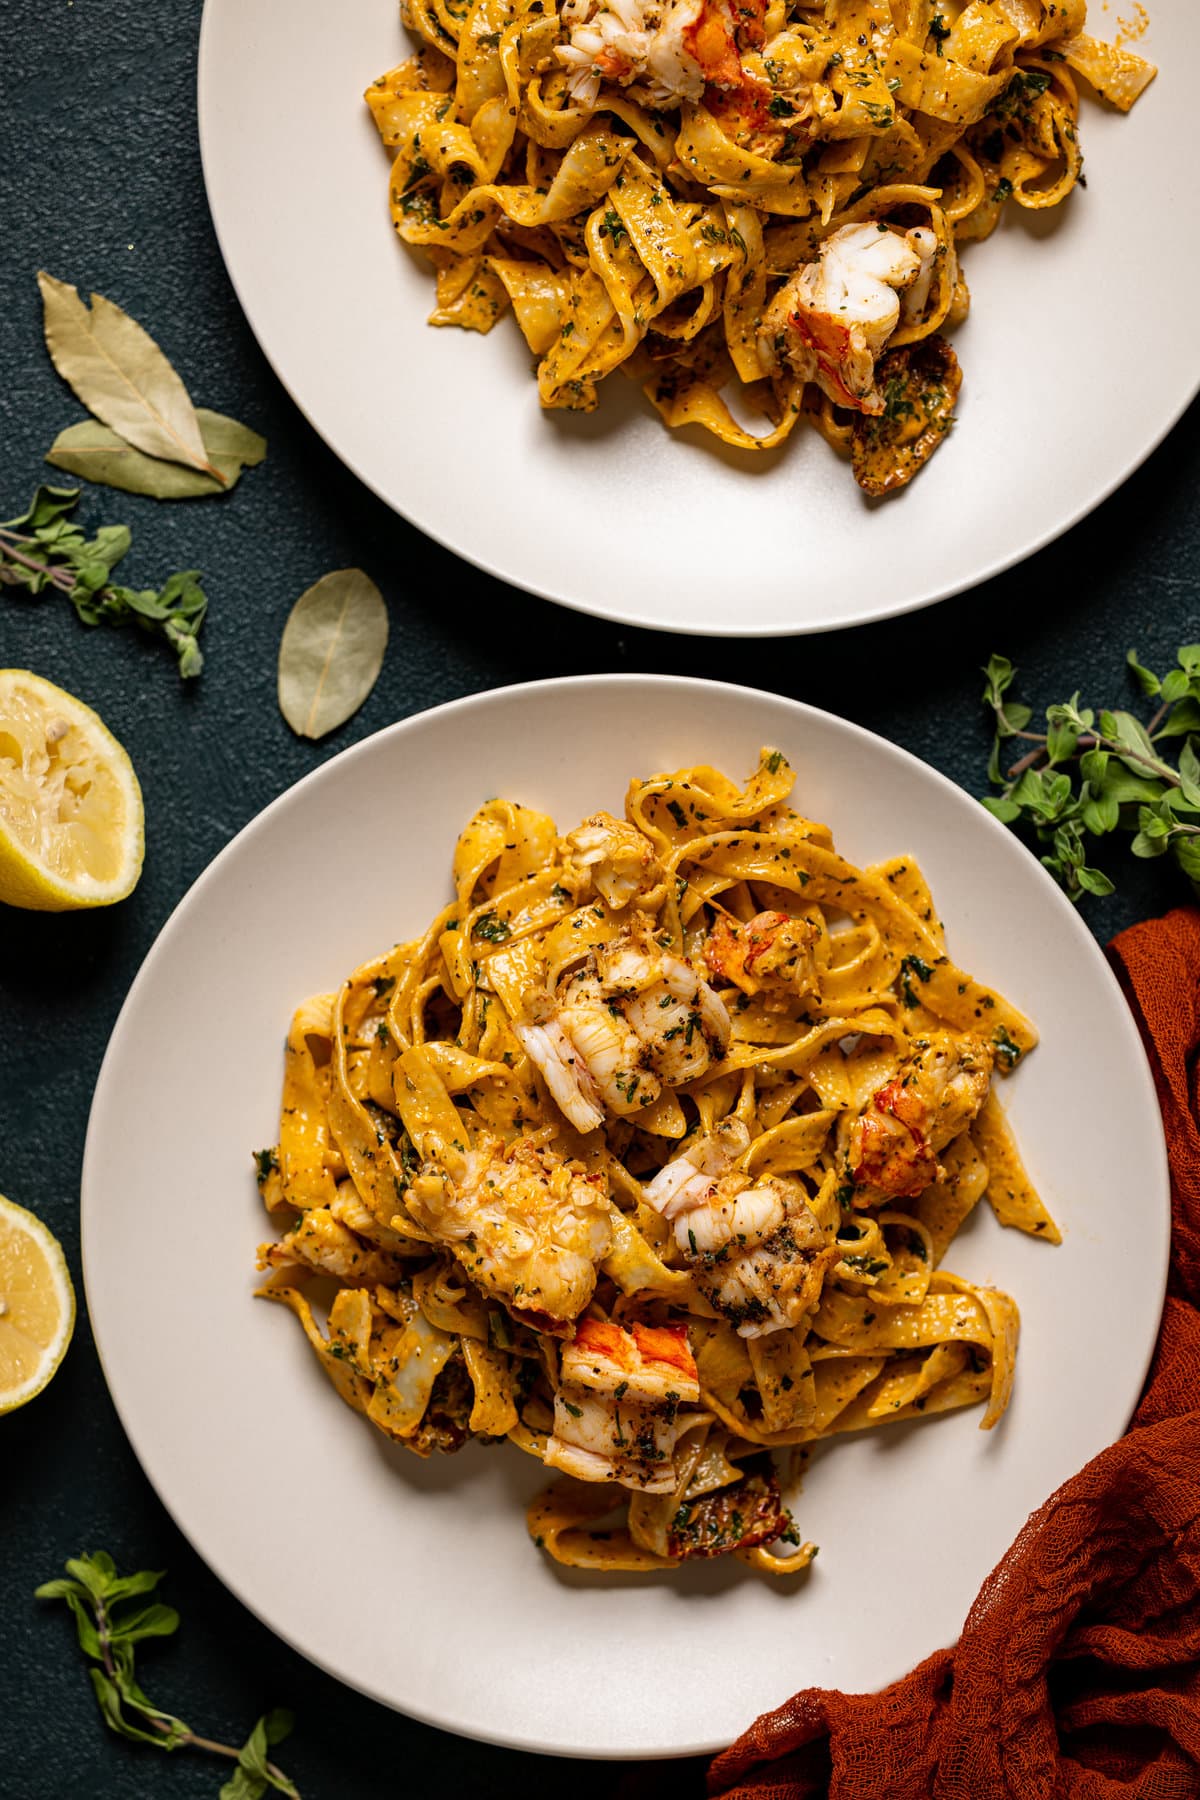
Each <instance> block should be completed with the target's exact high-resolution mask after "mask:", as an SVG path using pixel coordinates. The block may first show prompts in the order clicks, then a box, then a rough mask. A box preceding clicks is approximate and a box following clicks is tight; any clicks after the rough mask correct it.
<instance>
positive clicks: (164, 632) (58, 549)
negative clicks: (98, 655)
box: [0, 487, 208, 676]
mask: <svg viewBox="0 0 1200 1800" xmlns="http://www.w3.org/2000/svg"><path fill="white" fill-rule="evenodd" d="M78 500H79V489H78V488H55V487H40V488H39V489H38V490H37V493H36V494H35V495H34V497H33V502H32V504H31V505H30V507H29V508H28V510H27V511H26V512H23V513H22V514H21V515H20V517H19V518H16V519H8V520H6V521H5V523H3V524H0V586H4V587H12V588H23V589H24V590H25V592H26V593H28V594H41V593H44V592H45V590H46V589H47V588H53V589H54V590H55V592H56V593H60V594H62V595H64V597H65V598H66V599H68V600H69V601H70V602H71V604H72V606H73V607H74V608H75V611H76V612H77V613H78V615H79V617H80V618H81V619H82V620H83V623H84V624H85V625H124V624H127V623H129V622H133V623H135V624H137V625H140V626H141V628H142V629H143V631H149V632H152V633H154V634H155V635H156V636H158V637H161V638H164V639H165V640H166V642H167V643H168V644H169V645H170V646H171V648H172V650H173V651H174V652H175V656H176V658H177V659H178V663H179V673H180V674H181V675H183V676H190V675H198V674H199V673H200V670H201V669H202V668H203V666H204V658H203V656H202V655H201V653H200V645H199V644H198V642H197V636H198V634H199V631H200V627H201V625H202V624H203V622H204V615H205V613H206V612H207V610H208V601H207V599H206V597H205V594H204V590H203V589H202V588H201V586H200V576H199V571H198V570H196V569H187V570H184V571H182V572H181V573H180V574H178V575H172V576H170V577H169V578H168V580H167V581H166V582H164V584H163V586H162V587H161V588H159V589H158V590H157V591H156V590H155V589H153V588H146V589H142V590H138V589H134V588H127V587H120V586H119V585H118V584H117V583H116V582H114V581H113V579H112V572H113V570H114V568H115V567H116V565H117V564H118V563H119V562H120V560H121V558H122V557H123V556H124V555H125V553H126V551H127V550H128V549H129V545H130V542H131V538H130V533H129V529H128V527H127V526H125V525H102V526H101V527H100V529H99V531H97V533H96V535H95V537H92V538H89V537H86V536H85V535H84V533H83V532H82V531H81V530H80V528H79V526H78V525H77V524H76V523H75V522H74V520H73V519H72V518H71V517H70V514H71V513H72V512H73V511H74V509H75V506H76V504H77V502H78Z"/></svg>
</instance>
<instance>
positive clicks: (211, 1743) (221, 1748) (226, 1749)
mask: <svg viewBox="0 0 1200 1800" xmlns="http://www.w3.org/2000/svg"><path fill="white" fill-rule="evenodd" d="M185 1746H186V1747H187V1748H189V1749H192V1750H210V1751H211V1752H212V1754H213V1755H214V1756H227V1757H229V1758H230V1759H231V1761H233V1762H237V1760H238V1758H239V1756H240V1755H241V1751H240V1750H238V1749H237V1748H236V1747H235V1746H234V1745H233V1744H218V1742H217V1740H216V1738H206V1737H200V1736H199V1735H198V1734H197V1733H196V1732H194V1731H189V1732H186V1733H185V1735H184V1736H183V1737H181V1738H180V1739H179V1747H180V1748H181V1749H182V1748H184V1747H185ZM264 1766H265V1767H266V1768H268V1769H269V1770H270V1771H271V1774H272V1775H274V1776H275V1777H276V1779H277V1780H280V1781H286V1779H287V1777H286V1776H285V1775H284V1773H283V1770H282V1769H281V1768H279V1767H278V1766H277V1765H276V1764H275V1763H273V1762H268V1763H266V1764H265V1765H264ZM299 1791H300V1790H299V1788H297V1789H296V1792H297V1794H298V1793H299Z"/></svg>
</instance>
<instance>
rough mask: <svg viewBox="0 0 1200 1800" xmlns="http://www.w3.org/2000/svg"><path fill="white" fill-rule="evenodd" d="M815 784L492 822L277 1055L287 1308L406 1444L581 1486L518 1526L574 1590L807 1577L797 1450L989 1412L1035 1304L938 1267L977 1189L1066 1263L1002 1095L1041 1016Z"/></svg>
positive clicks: (663, 781)
mask: <svg viewBox="0 0 1200 1800" xmlns="http://www.w3.org/2000/svg"><path fill="white" fill-rule="evenodd" d="M792 783H793V776H792V771H791V770H790V768H789V766H788V764H787V762H786V760H785V759H784V757H783V755H782V753H781V752H779V751H777V750H764V751H763V752H762V755H761V760H760V762H759V765H758V767H757V769H756V770H755V772H754V774H753V775H752V776H751V778H750V779H749V781H748V782H747V783H746V785H745V787H744V788H738V787H737V786H736V785H735V784H734V783H733V782H731V781H730V780H728V779H727V778H726V777H725V776H724V775H722V774H720V773H719V772H718V771H717V770H715V769H711V768H707V767H695V768H688V769H683V770H679V771H677V772H675V773H672V774H664V775H657V776H653V777H651V778H650V779H649V780H635V781H633V782H632V784H631V786H630V788H629V792H628V798H627V804H626V816H625V818H624V819H616V818H614V817H612V816H610V815H609V814H607V813H597V814H594V815H592V816H591V817H590V818H588V819H585V820H584V821H583V823H582V824H581V825H579V826H578V827H576V829H575V830H573V831H571V832H570V833H569V834H568V835H567V836H566V837H560V836H559V833H558V831H557V828H556V827H555V825H554V822H553V821H552V820H551V819H549V818H547V817H546V816H545V815H544V814H542V813H539V812H536V811H533V810H532V809H530V808H528V807H525V806H521V805H519V804H517V803H515V802H513V801H509V800H492V801H489V802H488V803H487V804H486V805H485V806H483V807H481V808H480V810H479V811H478V812H477V813H476V814H475V816H474V818H472V819H471V820H470V821H469V823H468V824H467V826H466V828H465V830H464V831H463V833H462V835H461V836H460V838H459V839H458V844H457V848H456V850H455V854H454V864H453V887H454V898H453V900H451V901H450V902H449V903H448V904H447V905H446V906H445V907H444V908H443V909H442V910H441V911H440V912H439V913H438V914H437V916H436V917H435V918H434V919H433V920H432V921H431V923H430V925H429V926H428V928H427V929H426V930H425V931H424V933H423V934H422V935H421V936H419V937H417V938H415V939H413V940H412V941H410V942H406V943H402V944H398V945H396V946H395V947H394V948H393V949H391V950H389V951H387V952H386V953H385V954H384V955H382V956H380V957H378V958H377V959H376V960H375V961H373V962H370V963H367V964H365V965H364V966H363V967H362V968H359V969H356V970H355V971H354V973H353V974H352V975H351V976H350V977H349V979H348V980H347V981H346V983H345V984H344V986H343V987H342V988H341V990H340V991H339V992H338V993H336V994H325V995H319V996H317V997H315V998H314V999H311V1000H308V1001H306V1002H305V1003H304V1004H303V1005H302V1006H301V1007H300V1008H299V1010H298V1011H297V1013H296V1015H295V1018H294V1020H293V1022H292V1027H291V1030H290V1032H289V1035H288V1039H287V1051H286V1063H285V1073H284V1084H283V1103H282V1111H281V1118H280V1128H279V1141H278V1144H277V1145H276V1146H274V1147H273V1148H271V1149H269V1150H265V1151H260V1152H259V1153H258V1159H257V1160H258V1177H259V1184H260V1187H261V1189H262V1193H263V1198H264V1201H265V1203H266V1205H267V1208H268V1210H269V1211H270V1212H271V1214H272V1215H273V1217H274V1218H275V1221H276V1229H277V1236H276V1237H275V1239H274V1240H273V1241H272V1242H270V1243H269V1244H266V1245H264V1247H263V1250H262V1253H261V1266H262V1267H263V1268H265V1269H267V1270H268V1271H269V1274H268V1278H267V1280H266V1282H265V1284H264V1286H263V1287H262V1288H261V1289H260V1292H261V1293H262V1294H263V1295H265V1296H266V1297H267V1298H268V1299H272V1300H275V1301H277V1302H280V1303H282V1304H283V1305H286V1306H287V1307H289V1308H290V1309H291V1310H292V1311H293V1312H294V1313H295V1314H296V1315H297V1317H298V1319H299V1320H300V1323H301V1325H302V1327H303V1329H304V1332H305V1334H306V1336H307V1338H308V1340H309V1342H310V1344H311V1345H312V1347H313V1349H314V1350H315V1352H316V1354H317V1356H318V1357H319V1359H320V1361H321V1364H322V1366H323V1367H324V1369H325V1371H326V1373H327V1374H328V1375H329V1377H330V1379H331V1380H332V1381H333V1383H334V1385H335V1386H336V1388H337V1391H338V1393H339V1394H340V1395H341V1397H342V1399H343V1400H345V1401H346V1403H347V1404H348V1405H349V1406H351V1407H353V1408H355V1409H356V1410H357V1411H359V1412H361V1413H364V1414H365V1415H366V1417H367V1419H368V1420H369V1421H370V1422H371V1424H373V1425H374V1426H376V1427H377V1428H378V1429H379V1430H380V1431H382V1432H384V1433H385V1434H386V1435H387V1436H388V1437H389V1438H392V1439H394V1440H395V1441H396V1442H397V1443H399V1444H401V1445H403V1446H405V1447H406V1448H407V1449H409V1450H412V1451H414V1452H415V1453H416V1454H418V1455H420V1456H428V1455H430V1454H431V1453H432V1452H434V1451H444V1452H445V1451H454V1450H457V1449H458V1448H459V1447H460V1446H461V1445H463V1444H464V1443H465V1442H466V1441H467V1440H468V1439H469V1438H475V1439H478V1440H480V1441H482V1442H485V1443H489V1442H495V1441H497V1440H499V1439H503V1438H507V1439H509V1440H510V1441H511V1442H512V1443H514V1444H516V1445H517V1446H518V1448H520V1449H521V1450H524V1451H525V1452H526V1453H527V1454H529V1455H531V1456H534V1457H537V1458H538V1459H539V1460H540V1461H542V1462H543V1463H544V1464H545V1465H546V1466H547V1467H548V1468H550V1469H551V1470H554V1471H556V1472H557V1478H556V1479H555V1480H554V1482H553V1483H552V1485H551V1486H550V1487H549V1489H548V1490H547V1491H546V1492H545V1493H543V1494H542V1495H541V1496H540V1497H539V1498H538V1500H537V1501H536V1502H535V1504H534V1505H533V1507H532V1509H531V1511H530V1515H529V1521H528V1523H529V1529H530V1532H531V1534H532V1535H533V1536H534V1538H535V1540H536V1542H537V1543H538V1544H540V1545H542V1546H544V1547H545V1549H546V1550H547V1551H548V1552H549V1554H550V1555H551V1556H553V1557H555V1558H557V1559H558V1560H559V1561H561V1562H566V1563H571V1564H574V1565H575V1566H577V1567H582V1568H600V1569H628V1570H648V1569H657V1568H673V1567H676V1566H677V1565H678V1564H679V1563H681V1562H683V1561H685V1560H687V1559H689V1558H691V1557H695V1556H713V1555H719V1554H724V1553H733V1554H736V1555H738V1556H740V1557H742V1558H743V1560H745V1561H748V1562H749V1563H751V1565H752V1566H754V1567H755V1568H757V1569H759V1570H763V1571H766V1572H770V1573H781V1572H788V1571H793V1570H795V1569H797V1568H800V1567H803V1566H804V1565H805V1564H806V1563H807V1561H808V1560H809V1559H810V1558H811V1556H812V1554H813V1546H812V1545H811V1544H808V1543H805V1542H802V1541H801V1539H800V1537H799V1535H798V1533H797V1532H796V1530H795V1527H794V1525H793V1523H792V1520H791V1517H790V1514H789V1512H788V1510H787V1508H786V1506H785V1504H784V1501H783V1498H782V1492H781V1484H780V1474H779V1471H778V1469H777V1467H776V1463H775V1460H774V1457H775V1454H776V1453H791V1452H794V1451H797V1450H800V1449H802V1447H803V1446H806V1445H811V1444H814V1443H816V1442H817V1441H819V1440H821V1439H823V1438H828V1437H830V1436H833V1435H835V1434H837V1433H840V1432H846V1431H860V1430H866V1429H873V1428H875V1427H876V1426H879V1425H882V1424H885V1423H887V1422H889V1421H892V1420H897V1419H910V1418H916V1417H918V1416H921V1415H928V1414H932V1413H938V1412H943V1411H946V1410H948V1409H951V1408H955V1407H962V1406H968V1405H972V1404H974V1403H976V1402H982V1403H983V1406H984V1412H983V1416H982V1421H981V1423H982V1425H983V1427H984V1428H985V1429H987V1428H990V1427H991V1426H993V1425H995V1424H996V1422H997V1421H998V1420H999V1418H1000V1417H1001V1415H1002V1414H1003V1412H1004V1409H1005V1406H1006V1405H1007V1402H1008V1397H1009V1392H1010V1389H1011V1384H1012V1378H1013V1363H1014V1357H1015V1353H1016V1343H1017V1329H1018V1318H1017V1308H1016V1305H1015V1303H1014V1302H1013V1301H1012V1300H1011V1299H1010V1298H1009V1297H1008V1296H1007V1295H1005V1294H1002V1293H1000V1292H998V1291H997V1290H995V1289H993V1288H989V1287H982V1286H978V1285H975V1284H973V1283H971V1282H968V1281H965V1280H963V1279H961V1278H960V1277H958V1276H956V1275H954V1274H952V1273H950V1272H949V1271H948V1270H947V1269H946V1268H945V1267H944V1266H943V1257H944V1256H945V1254H946V1252H947V1250H948V1249H949V1246H950V1244H951V1241H952V1239H953V1237H954V1235H955V1233H956V1232H957V1231H958V1229H959V1228H960V1226H961V1225H962V1223H963V1221H964V1220H965V1219H966V1218H967V1216H968V1215H969V1213H970V1212H971V1209H972V1208H973V1207H974V1206H975V1205H976V1204H977V1203H978V1202H979V1201H980V1200H981V1199H982V1198H983V1197H984V1196H985V1195H986V1196H987V1198H988V1200H989V1201H990V1203H991V1205H992V1207H993V1209H994V1211H995V1213H996V1216H997V1218H998V1219H999V1220H1000V1222H1001V1223H1002V1224H1005V1225H1013V1226H1016V1227H1018V1228H1019V1229H1021V1230H1023V1231H1027V1232H1029V1233H1031V1234H1034V1235H1040V1236H1042V1237H1044V1238H1048V1239H1049V1240H1050V1241H1051V1242H1057V1241H1058V1233H1057V1230H1056V1228H1055V1225H1054V1222H1053V1220H1052V1219H1051V1217H1050V1215H1049V1213H1048V1212H1047V1211H1046V1208H1045V1206H1044V1205H1043V1203H1042V1201H1041V1200H1040V1198H1039V1197H1038V1195H1037V1193H1036V1192H1035V1190H1034V1188H1033V1186H1032V1185H1031V1183H1030V1181H1029V1178H1028V1176H1027V1175H1026V1173H1025V1171H1024V1169H1023V1168H1022V1165H1021V1161H1020V1157H1019V1155H1018V1153H1017V1150H1016V1147H1015V1145H1014V1144H1013V1141H1012V1138H1011V1136H1010V1134H1009V1131H1008V1128H1007V1126H1006V1124H1005V1121H1004V1116H1003V1113H1002V1112H1001V1110H1000V1107H999V1105H998V1102H997V1101H996V1098H995V1096H994V1094H993V1092H992V1076H993V1073H996V1074H999V1075H1000V1076H1007V1075H1008V1074H1010V1073H1011V1071H1012V1070H1013V1068H1015V1067H1016V1065H1017V1064H1018V1062H1019V1061H1020V1060H1021V1059H1022V1058H1023V1057H1024V1056H1025V1055H1027V1054H1028V1052H1029V1051H1030V1050H1032V1049H1033V1047H1034V1045H1035V1043H1036V1041H1037V1040H1036V1034H1035V1032H1034V1029H1033V1027H1032V1026H1031V1024H1030V1023H1029V1021H1028V1020H1027V1019H1026V1018H1024V1017H1023V1016H1022V1014H1021V1013H1019V1012H1018V1011H1017V1010H1016V1009H1015V1008H1014V1007H1012V1006H1010V1005H1009V1004H1008V1002H1007V1001H1006V1000H1004V999H1003V997H1002V996H1001V995H999V994H997V993H995V992H994V991H993V990H992V989H990V988H988V987H987V986H985V985H984V984H983V983H982V982H980V981H978V980H977V979H976V978H975V977H974V976H972V975H969V974H968V973H967V972H966V971H965V970H963V969H960V968H959V967H957V966H956V965H955V964H954V963H953V962H952V961H951V960H950V958H949V955H948V953H947V950H946V948H945V943H944V938H943V932H942V926H941V924H940V922H939V921H938V919H937V916H936V913H935V911H934V906H933V901H932V898H931V896H930V894H929V890H928V887H927V886H926V883H925V881H924V878H923V876H922V875H921V872H920V870H919V869H918V867H917V865H916V864H915V863H914V862H913V860H912V859H911V858H910V857H900V858H896V859H893V860H892V861H889V862H885V863H881V864H878V865H876V866H874V867H871V868H866V869H860V868H856V867H855V866H854V865H853V864H851V863H849V862H847V861H846V860H845V859H844V858H843V857H842V856H841V855H839V853H838V851H837V849H836V848H835V846H834V843H833V839H832V837H831V835H830V833H829V831H828V830H827V828H826V827H825V826H823V825H820V824H816V823H814V822H813V821H811V820H809V819H806V818H804V817H803V816H802V815H801V814H800V813H798V812H796V811H795V810H794V809H793V808H792V807H791V806H790V805H789V803H788V802H789V795H790V792H791V788H792ZM614 1514H615V1515H616V1517H615V1518H613V1519H612V1520H611V1522H609V1523H607V1524H606V1523H605V1522H604V1521H605V1520H607V1519H609V1517H610V1515H614Z"/></svg>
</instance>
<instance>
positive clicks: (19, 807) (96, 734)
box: [0, 669, 142, 910]
mask: <svg viewBox="0 0 1200 1800" xmlns="http://www.w3.org/2000/svg"><path fill="white" fill-rule="evenodd" d="M141 861H142V803H141V793H140V790H139V788H138V784H137V778H136V776H135V775H134V772H133V767H132V765H131V763H130V761H129V758H128V756H126V754H125V752H124V750H123V749H122V748H121V746H120V744H118V742H117V740H116V739H115V738H114V737H113V736H112V734H111V732H109V731H108V730H107V729H106V727H105V726H104V724H103V723H102V721H101V720H100V719H99V718H97V716H96V714H95V713H94V712H92V711H91V710H90V708H88V707H86V706H84V705H83V704H82V703H81V702H80V701H78V700H76V699H74V698H73V696H72V695H70V694H66V693H64V692H63V691H62V689H60V688H56V687H55V686H53V684H52V683H50V682H48V681H43V680H42V679H41V678H40V677H39V676H36V675H31V674H28V673H27V672H26V671H24V670H20V669H6V670H0V899H3V900H7V901H9V902H10V903H11V904H14V905H17V906H28V907H39V908H44V909H54V910H60V909H63V908H66V907H69V906H89V905H98V904H104V903H105V902H107V901H111V900H118V899H122V898H123V897H124V896H125V895H126V894H127V893H129V891H130V890H131V889H132V887H133V886H134V884H135V882H136V881H137V878H138V874H139V873H140V870H141Z"/></svg>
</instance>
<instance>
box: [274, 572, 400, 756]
mask: <svg viewBox="0 0 1200 1800" xmlns="http://www.w3.org/2000/svg"><path fill="white" fill-rule="evenodd" d="M387 639H388V617H387V607H386V606H385V605H384V602H383V595H382V594H381V593H380V592H379V589H378V588H377V587H376V586H375V583H374V582H373V581H372V580H371V579H370V577H369V576H368V575H364V574H363V571H362V570H361V569H335V570H334V571H333V573H332V574H330V575H323V576H322V577H321V579H320V581H318V582H316V583H314V585H313V586H312V587H310V588H309V589H308V591H307V592H306V593H303V594H301V596H300V598H299V599H298V600H297V602H296V604H295V606H293V608H292V610H291V612H290V613H289V615H288V622H287V624H286V625H285V626H284V628H283V637H282V638H281V639H280V644H279V710H280V711H281V712H282V714H283V716H284V718H285V719H286V720H287V722H288V724H289V725H290V726H291V728H292V730H293V731H294V732H296V734H297V735H298V736H299V737H306V738H321V737H324V736H325V735H326V733H327V732H330V731H334V730H336V729H337V727H338V726H339V725H344V724H345V722H346V720H347V719H348V718H349V717H350V716H351V714H352V713H356V712H357V711H358V709H359V707H360V706H361V705H362V703H363V701H364V700H365V699H366V697H367V695H368V694H369V693H370V692H371V689H372V688H373V687H374V686H375V683H376V681H377V679H378V677H379V671H380V669H381V668H382V667H383V653H384V651H385V650H386V649H387Z"/></svg>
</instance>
